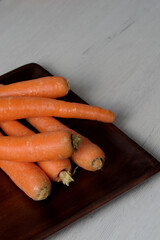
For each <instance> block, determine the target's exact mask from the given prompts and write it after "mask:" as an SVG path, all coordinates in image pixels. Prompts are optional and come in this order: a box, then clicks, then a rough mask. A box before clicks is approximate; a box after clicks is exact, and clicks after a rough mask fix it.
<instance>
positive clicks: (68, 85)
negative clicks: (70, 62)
mask: <svg viewBox="0 0 160 240" xmlns="http://www.w3.org/2000/svg"><path fill="white" fill-rule="evenodd" d="M69 81H70V78H68V79H67V87H68V91H69V90H70V89H71V87H70V84H69Z"/></svg>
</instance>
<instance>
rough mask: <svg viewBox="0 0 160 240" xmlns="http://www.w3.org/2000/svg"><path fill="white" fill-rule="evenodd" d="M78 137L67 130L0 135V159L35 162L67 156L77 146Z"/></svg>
mask: <svg viewBox="0 0 160 240" xmlns="http://www.w3.org/2000/svg"><path fill="white" fill-rule="evenodd" d="M79 143H80V137H79V136H76V135H71V134H70V133H69V132H67V131H55V132H50V133H39V134H35V135H32V136H22V137H13V136H0V159H2V160H8V161H23V162H37V161H49V160H53V159H64V158H68V157H70V156H71V155H72V154H73V151H74V150H75V149H77V148H78V145H79Z"/></svg>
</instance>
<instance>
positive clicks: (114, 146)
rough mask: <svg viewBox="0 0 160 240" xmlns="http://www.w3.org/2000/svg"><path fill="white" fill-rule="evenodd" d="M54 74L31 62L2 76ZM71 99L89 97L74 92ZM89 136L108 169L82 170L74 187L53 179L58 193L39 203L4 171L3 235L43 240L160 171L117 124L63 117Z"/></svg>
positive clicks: (5, 79)
mask: <svg viewBox="0 0 160 240" xmlns="http://www.w3.org/2000/svg"><path fill="white" fill-rule="evenodd" d="M47 75H51V74H50V73H49V72H48V71H46V70H45V69H44V68H42V67H41V66H39V65H37V64H34V63H31V64H28V65H25V66H22V67H20V68H18V69H16V70H13V71H11V72H9V73H7V74H5V75H3V76H1V77H0V83H3V84H8V83H13V82H17V81H23V80H27V79H33V78H39V77H44V76H47ZM64 99H66V100H67V101H76V102H82V103H84V101H83V100H82V99H81V98H80V97H78V96H77V95H76V94H74V93H73V92H72V91H70V93H69V94H68V96H67V97H65V98H64ZM60 120H61V121H62V122H63V123H65V124H66V125H68V126H69V127H71V128H73V129H75V130H76V131H77V132H79V133H81V134H83V135H84V136H86V137H89V138H90V139H91V140H92V141H93V142H95V143H97V144H98V145H99V146H100V147H101V148H102V149H103V150H104V151H105V153H106V156H107V158H108V161H107V162H106V163H105V166H104V169H103V171H98V172H94V173H93V172H87V171H85V170H82V169H78V171H77V173H76V175H75V182H74V183H73V184H71V185H70V187H68V188H67V187H66V186H63V185H62V184H61V183H59V184H57V183H53V193H52V194H51V196H50V197H49V198H48V199H47V200H44V201H41V202H35V201H33V200H31V199H30V198H28V197H27V196H26V195H25V194H24V193H23V192H22V191H21V190H20V189H18V188H17V187H16V186H15V185H14V184H13V183H12V181H11V180H10V179H9V178H8V176H7V175H6V174H5V173H3V172H2V171H1V170H0V189H1V191H0V239H3V240H10V239H11V240H14V239H16V240H20V239H22V240H26V239H29V240H31V239H44V238H46V237H48V236H49V235H51V234H53V233H55V232H56V231H58V230H60V229H62V228H63V227H65V226H67V225H68V224H70V223H72V222H74V221H75V220H77V219H78V218H80V217H82V216H84V215H86V214H88V213H89V212H91V211H92V210H94V209H96V208H98V207H100V206H102V205H104V204H105V203H107V202H109V201H111V200H112V199H114V198H115V197H117V196H119V195H120V194H122V193H124V192H126V191H127V190H129V189H131V188H133V187H134V186H136V185H138V184H140V183H142V182H143V181H144V180H145V179H147V178H149V177H151V176H152V175H154V174H155V173H157V172H158V171H159V170H160V163H159V162H158V161H157V160H156V159H154V158H153V157H152V156H151V155H150V154H149V153H147V152H146V151H145V150H143V149H142V148H141V147H140V146H138V145H137V144H136V143H135V142H134V141H132V140H131V139H130V138H129V137H127V136H126V135H125V134H124V133H123V132H121V131H120V130H119V129H118V128H117V127H115V126H114V125H113V124H104V123H100V122H96V121H89V120H77V119H67V120H64V119H60Z"/></svg>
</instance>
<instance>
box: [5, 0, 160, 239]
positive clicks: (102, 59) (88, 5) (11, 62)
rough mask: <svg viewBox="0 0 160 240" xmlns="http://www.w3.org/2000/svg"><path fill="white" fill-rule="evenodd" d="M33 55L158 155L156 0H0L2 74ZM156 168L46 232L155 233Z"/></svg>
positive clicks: (158, 232)
mask: <svg viewBox="0 0 160 240" xmlns="http://www.w3.org/2000/svg"><path fill="white" fill-rule="evenodd" d="M30 62H37V63H39V64H41V65H42V66H44V67H46V68H47V69H48V70H49V71H51V72H52V73H54V74H56V75H63V76H65V77H69V78H71V88H72V89H73V90H74V91H75V92H76V93H78V95H80V96H81V97H82V98H83V99H85V100H86V101H87V102H89V103H90V104H92V105H99V106H101V107H106V108H110V109H112V110H113V111H114V112H115V113H116V121H115V125H116V126H118V127H119V128H120V129H121V130H122V131H124V132H125V133H126V134H127V135H128V136H130V137H131V138H132V139H134V140H135V141H136V142H137V143H138V144H139V145H140V146H142V147H143V148H144V149H146V150H147V151H148V152H150V153H151V154H152V155H153V156H154V157H156V158H157V159H159V156H160V147H159V145H160V1H159V0H152V1H151V0H132V1H131V0H121V1H120V0H106V1H105V0H100V1H95V0H81V1H78V0H68V1H65V0H57V1H56V0H54V1H53V0H52V1H51V0H50V1H47V0H46V1H40V0H37V1H24V0H21V1H20V0H14V1H13V0H1V1H0V74H4V73H5V72H8V71H10V70H11V69H14V68H16V67H19V66H21V65H23V64H26V63H30ZM159 224H160V174H157V175H156V176H154V177H153V178H151V179H149V180H148V181H146V182H145V183H144V184H142V185H141V186H138V187H137V188H135V189H133V190H131V191H129V192H128V193H126V194H124V195H123V196H121V197H120V198H118V199H116V200H114V201H112V202H111V203H109V204H107V205H105V206H104V207H102V208H100V209H98V210H96V211H95V212H93V213H91V214H89V215H88V216H86V217H83V218H82V219H80V220H78V221H77V222H75V223H74V224H72V225H70V226H68V227H66V228H65V229H63V230H61V231H60V232H58V233H56V234H55V235H53V236H51V237H50V238H49V239H50V240H51V239H54V240H82V239H85V240H90V239H92V240H97V239H99V240H106V239H107V240H121V239H122V240H144V239H145V240H159V239H160V227H159Z"/></svg>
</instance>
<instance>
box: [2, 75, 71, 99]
mask: <svg viewBox="0 0 160 240" xmlns="http://www.w3.org/2000/svg"><path fill="white" fill-rule="evenodd" d="M68 91H69V84H68V82H67V80H66V79H65V78H63V77H57V76H49V77H43V78H38V79H33V80H28V81H22V82H16V83H12V84H8V85H1V88H0V97H12V96H35V97H49V98H59V97H63V96H65V95H66V94H67V93H68Z"/></svg>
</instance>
